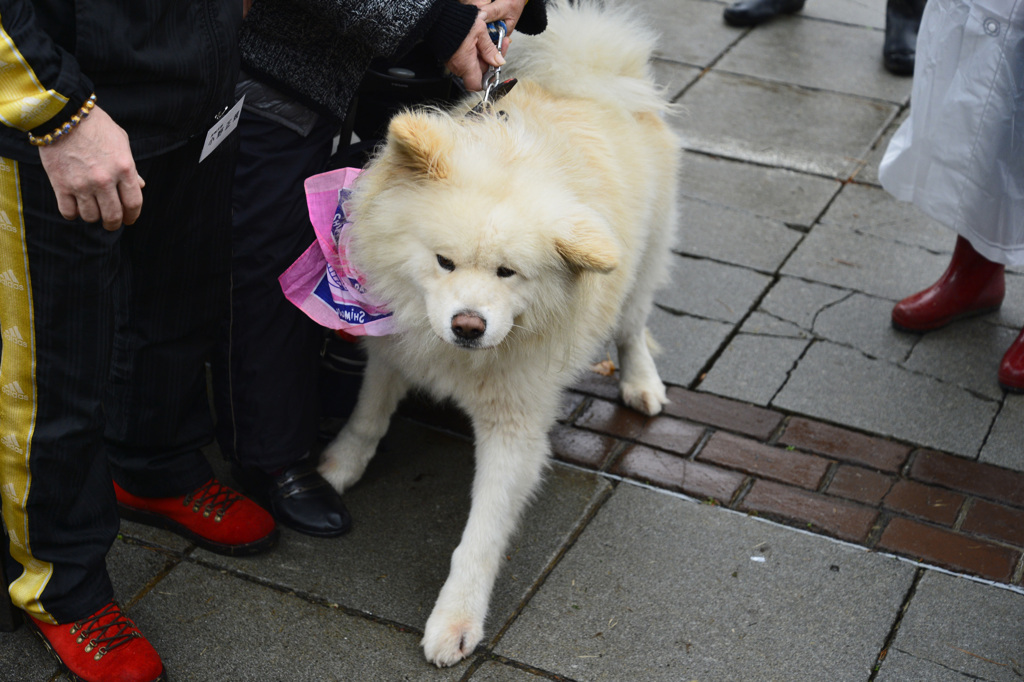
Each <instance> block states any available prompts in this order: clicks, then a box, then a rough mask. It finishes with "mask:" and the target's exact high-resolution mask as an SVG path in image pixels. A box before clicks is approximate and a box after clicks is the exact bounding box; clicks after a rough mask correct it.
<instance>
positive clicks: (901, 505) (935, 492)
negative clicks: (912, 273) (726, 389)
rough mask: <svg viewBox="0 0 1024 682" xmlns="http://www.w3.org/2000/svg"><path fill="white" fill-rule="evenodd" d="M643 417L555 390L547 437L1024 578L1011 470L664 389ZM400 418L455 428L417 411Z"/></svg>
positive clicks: (951, 563) (707, 494)
mask: <svg viewBox="0 0 1024 682" xmlns="http://www.w3.org/2000/svg"><path fill="white" fill-rule="evenodd" d="M668 396H669V399H670V400H671V403H670V404H669V405H667V406H666V408H665V410H664V412H663V413H662V414H660V415H658V416H657V417H653V418H650V417H646V416H644V415H642V414H640V413H638V412H635V411H633V410H630V409H629V408H627V407H625V406H623V405H621V404H620V403H619V402H618V385H617V383H616V380H615V379H613V378H607V377H603V376H600V375H598V374H593V375H588V376H587V377H585V379H584V380H583V382H581V383H580V384H579V385H578V386H576V387H575V388H574V389H573V390H571V391H569V392H568V393H567V394H566V396H565V399H564V403H563V417H562V419H561V420H560V422H559V424H558V425H557V426H556V427H555V429H554V430H553V431H552V433H551V442H552V447H553V451H554V456H555V458H556V459H559V460H561V461H563V462H567V463H569V464H573V465H576V466H579V467H582V468H585V469H591V470H594V471H597V472H601V473H608V474H612V475H615V476H619V477H622V478H625V479H630V480H634V481H639V482H642V483H645V484H648V485H651V486H654V487H658V488H663V489H666V490H671V491H673V492H678V493H682V494H684V495H687V496H689V497H692V498H694V499H697V500H701V501H704V502H706V503H708V504H714V505H719V506H722V507H726V508H728V509H732V510H735V511H739V512H744V513H747V514H751V515H754V516H759V517H762V518H765V519H770V520H772V521H775V522H778V523H782V524H784V525H788V526H792V527H794V528H800V529H803V530H807V531H810V532H814V533H818V534H822V535H827V536H830V537H834V538H838V539H840V540H843V541H845V542H850V543H854V544H858V545H861V546H864V547H866V548H868V549H873V550H878V551H882V552H886V553H889V554H895V555H899V556H902V557H906V558H909V559H913V560H915V561H920V562H922V563H925V564H929V565H933V566H939V567H941V568H944V569H947V570H950V571H954V572H956V573H962V574H967V575H973V576H977V577H980V578H984V579H986V580H991V581H994V582H998V583H1004V584H1010V585H1018V586H1019V585H1022V584H1024V582H1022V574H1024V473H1021V472H1018V471H1013V470H1009V469H1003V468H1001V467H997V466H993V465H991V464H984V463H981V462H975V461H972V460H969V459H966V458H964V457H959V456H956V455H951V454H947V453H943V452H937V451H934V450H929V449H924V448H917V447H914V446H912V445H907V444H903V443H897V442H894V441H892V440H889V439H886V438H881V437H878V436H871V435H866V434H863V433H859V432H856V431H852V430H849V429H846V428H843V427H839V426H834V425H831V424H826V423H824V422H819V421H815V420H812V419H806V418H804V417H799V416H792V415H787V414H784V413H782V412H779V411H776V410H771V409H767V408H763V407H758V406H756V405H750V404H747V403H742V402H739V401H736V400H731V399H728V398H722V397H719V396H715V395H711V394H708V393H700V392H697V391H690V390H687V389H684V388H680V387H676V386H673V387H670V388H669V391H668ZM402 411H403V413H404V414H406V415H407V416H411V417H413V418H418V419H420V420H422V421H426V422H428V423H430V424H431V425H434V426H440V427H441V428H447V429H449V430H452V431H455V432H459V433H464V434H468V433H470V432H471V427H470V426H469V424H468V421H466V420H465V418H464V417H463V416H462V415H461V413H457V412H455V411H452V410H444V409H443V408H437V407H430V406H428V405H426V404H425V403H416V404H414V405H412V406H408V405H407V406H405V407H404V408H403V410H402Z"/></svg>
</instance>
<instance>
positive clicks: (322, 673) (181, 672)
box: [133, 562, 468, 682]
mask: <svg viewBox="0 0 1024 682" xmlns="http://www.w3.org/2000/svg"><path fill="white" fill-rule="evenodd" d="M133 616H135V617H137V618H138V619H139V620H140V621H142V622H145V623H146V624H147V628H146V630H147V636H148V637H149V638H150V639H151V640H152V642H153V643H154V645H155V646H156V647H157V649H158V650H159V651H160V655H161V657H162V658H163V660H164V665H165V667H166V668H167V670H168V671H169V673H170V675H171V679H174V680H191V681H193V682H207V681H208V682H223V681H224V680H239V681H248V680H252V681H257V680H258V681H261V682H262V681H263V680H268V681H269V680H345V681H347V680H458V679H459V678H460V677H461V676H462V675H463V674H464V673H465V671H466V668H467V666H468V664H467V663H465V662H464V663H461V664H460V665H457V666H455V667H453V668H450V669H445V670H438V669H437V668H435V667H434V666H432V665H430V664H429V663H427V662H426V660H425V659H424V658H423V654H422V652H421V650H420V648H419V639H420V635H419V634H417V633H414V632H402V631H399V630H398V629H396V628H394V627H392V626H389V625H383V624H379V623H375V622H373V621H371V620H367V619H365V618H361V617H358V616H351V615H348V614H346V613H344V612H342V611H340V610H338V609H335V608H330V607H328V606H323V605H318V604H313V603H310V602H308V601H306V600H304V599H302V598H300V597H298V596H296V595H294V594H287V593H285V592H280V591H277V590H272V589H268V588H267V587H264V586H261V585H258V584H255V583H253V582H251V581H249V580H244V579H241V578H239V577H237V576H233V575H230V574H225V573H223V572H221V571H218V570H214V569H210V568H206V567H203V566H198V565H196V564H193V563H188V562H186V563H182V564H180V565H179V566H178V567H176V568H175V569H174V570H173V571H171V573H170V574H169V575H168V576H167V577H166V578H164V579H163V580H162V581H161V582H160V583H158V584H157V586H156V587H155V588H154V589H153V590H151V591H150V592H149V593H148V594H147V595H146V597H145V598H144V599H143V600H142V601H140V602H139V604H138V606H137V608H136V609H135V611H134V612H133ZM240 623H245V624H246V625H245V626H244V627H239V624H240ZM314 643H315V644H314Z"/></svg>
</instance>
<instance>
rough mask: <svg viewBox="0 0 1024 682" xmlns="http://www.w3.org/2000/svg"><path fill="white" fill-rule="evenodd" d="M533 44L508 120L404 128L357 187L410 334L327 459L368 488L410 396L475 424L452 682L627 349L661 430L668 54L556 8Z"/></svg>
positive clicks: (371, 365) (441, 604)
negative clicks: (575, 432)
mask: <svg viewBox="0 0 1024 682" xmlns="http://www.w3.org/2000/svg"><path fill="white" fill-rule="evenodd" d="M548 14H549V25H548V28H547V30H546V31H545V32H544V33H542V34H541V35H539V36H536V37H528V36H519V35H517V36H516V37H515V40H514V41H513V49H512V51H511V58H510V60H509V64H508V65H507V66H506V67H505V72H506V73H508V74H510V75H513V76H515V77H517V78H518V79H519V83H518V85H517V86H516V87H515V88H514V89H513V90H512V91H511V92H510V93H509V94H508V95H507V96H506V97H504V98H503V99H501V100H499V101H498V102H497V104H496V106H495V108H496V109H500V110H501V112H502V113H500V114H499V113H497V112H494V113H487V114H484V115H470V116H466V115H465V112H466V110H467V109H468V108H469V107H470V106H471V105H472V104H473V102H468V103H467V104H466V106H465V108H463V109H461V110H456V111H453V112H440V111H432V110H431V111H417V112H406V113H403V114H400V115H399V116H397V117H396V118H395V119H393V121H392V122H391V125H390V128H389V132H388V138H387V143H386V145H385V146H384V147H383V149H382V150H381V151H380V153H379V154H378V156H377V158H376V159H375V160H374V161H373V162H372V163H371V164H370V166H369V167H368V169H367V170H366V171H365V172H364V173H363V174H362V176H361V177H360V178H359V179H358V181H357V182H356V185H355V194H354V197H353V202H352V206H353V209H354V214H355V216H356V218H355V223H354V224H353V226H352V227H351V230H352V241H351V244H350V247H351V251H350V255H351V257H352V260H353V262H354V264H355V265H356V266H357V267H358V268H359V269H361V270H362V271H363V272H364V273H365V275H366V277H367V282H368V287H369V289H370V290H371V291H372V292H373V293H374V295H375V296H376V297H377V298H379V299H382V300H384V301H386V302H387V304H388V305H389V306H390V308H391V309H392V310H393V311H394V315H395V318H394V319H395V322H396V325H397V328H398V330H399V331H398V333H396V334H394V335H392V336H384V337H376V338H367V339H366V341H365V348H366V350H367V352H368V356H369V360H368V363H367V367H366V375H365V380H364V382H363V388H362V391H361V392H360V394H359V401H358V405H357V407H356V409H355V411H354V413H353V414H352V416H351V419H350V420H349V422H348V424H347V425H346V426H345V428H344V429H343V430H342V432H341V433H340V434H339V435H338V437H337V438H336V439H335V440H334V441H333V442H332V443H331V444H330V445H329V446H328V447H327V448H326V450H325V451H324V456H323V460H322V464H321V466H320V471H321V473H322V474H323V475H324V476H325V477H326V479H327V480H328V481H329V482H330V483H331V484H332V485H333V486H334V487H335V488H337V489H338V490H339V491H343V490H345V489H346V488H348V487H350V486H351V485H353V484H354V483H355V482H356V481H358V480H359V478H360V476H361V475H362V474H363V471H364V470H365V468H366V465H367V463H368V462H369V461H370V459H371V458H372V457H373V455H374V451H375V449H376V447H377V443H378V441H379V440H380V439H381V437H383V436H384V434H385V432H386V431H387V428H388V423H389V420H390V416H391V414H392V413H393V412H394V410H395V408H396V406H397V404H398V402H399V400H400V399H401V398H402V397H403V396H404V395H405V394H406V392H407V391H408V390H409V389H411V388H418V389H423V390H425V391H426V392H428V393H429V394H431V395H434V396H436V397H438V398H451V399H452V400H454V402H455V403H457V404H458V405H459V406H460V407H461V408H462V409H463V410H465V412H466V413H467V414H468V415H469V417H470V418H471V420H472V424H473V429H474V432H475V436H476V471H475V478H474V481H473V490H472V505H471V509H470V514H469V520H468V523H467V525H466V528H465V531H464V533H463V535H462V540H461V542H460V543H459V546H458V547H457V548H456V549H455V552H454V554H453V555H452V561H451V571H450V573H449V575H448V579H447V581H446V582H445V584H444V587H443V588H442V590H441V593H440V596H439V597H438V600H437V603H436V605H435V606H434V609H433V612H432V613H431V614H430V617H429V619H428V620H427V624H426V630H425V634H424V637H423V642H422V644H423V649H424V652H425V654H426V657H427V659H428V660H430V661H431V662H433V663H434V664H436V665H438V666H447V665H452V664H454V663H456V662H458V661H459V660H461V659H462V658H464V657H466V656H468V655H469V654H470V653H472V652H473V650H474V648H475V647H476V646H477V644H478V643H479V642H480V639H481V638H482V636H483V623H484V618H485V616H486V614H487V608H488V602H489V600H490V594H491V589H492V587H493V586H494V581H495V578H496V576H497V573H498V569H499V566H500V563H501V557H502V553H503V551H504V549H505V547H506V544H507V542H508V540H509V538H510V535H511V534H512V532H513V530H514V527H515V525H516V522H517V520H518V517H519V516H520V514H521V512H522V510H523V508H524V507H525V505H526V503H527V501H528V499H529V497H530V495H531V492H532V491H533V490H534V489H535V487H536V486H537V484H538V482H539V480H540V478H541V475H542V473H543V470H544V468H545V465H546V463H547V461H548V457H549V453H550V445H549V441H548V431H549V429H550V428H551V427H552V425H553V424H554V422H555V420H556V417H557V415H558V413H559V407H560V396H561V392H562V390H563V389H564V388H565V387H566V386H568V385H571V384H572V383H573V382H574V381H575V380H576V379H577V378H578V377H579V376H580V373H581V372H582V371H583V370H584V369H585V368H587V367H588V366H589V364H590V363H591V362H592V361H593V360H594V359H595V356H596V355H597V354H598V352H599V351H600V349H602V348H603V347H604V345H605V344H606V343H607V342H608V341H609V340H614V342H615V344H616V345H617V347H618V354H619V355H618V357H619V364H620V368H621V382H620V390H621V394H622V399H623V400H624V401H625V403H626V404H627V405H629V406H630V407H632V408H635V409H637V410H639V411H641V412H643V413H645V414H649V415H653V414H657V413H658V412H659V411H661V409H662V406H663V405H664V403H665V402H666V398H665V387H664V385H663V384H662V382H661V379H660V378H659V376H658V373H657V369H656V368H655V366H654V360H653V359H652V357H651V352H650V349H649V347H648V335H647V330H646V327H645V324H646V318H647V315H648V313H649V312H650V310H651V306H652V299H653V294H654V291H655V289H656V288H657V286H659V285H660V284H661V283H663V281H664V280H665V277H666V271H667V265H668V260H669V258H670V249H669V247H670V241H671V235H672V232H673V226H674V222H675V200H674V194H675V186H676V179H677V177H676V176H677V170H676V166H677V161H678V157H679V152H678V144H677V140H676V139H675V137H674V135H672V134H671V132H670V131H669V129H668V127H667V126H666V125H665V123H664V122H663V120H662V113H663V111H664V110H665V108H666V106H667V105H666V102H665V101H664V98H663V97H662V95H661V92H660V90H659V89H658V88H657V87H656V86H655V85H654V83H653V81H652V78H651V73H650V70H649V69H650V67H649V64H648V61H649V58H650V51H651V46H652V45H653V44H654V42H655V37H654V36H653V35H651V34H650V33H649V32H648V31H647V30H646V29H644V28H643V27H642V26H641V25H640V24H639V23H638V22H637V21H636V20H635V19H634V18H633V17H631V16H630V15H629V14H627V13H624V12H622V11H620V10H609V9H599V8H595V7H592V6H589V5H584V6H579V5H576V6H571V7H570V6H566V5H557V6H551V7H549V10H548Z"/></svg>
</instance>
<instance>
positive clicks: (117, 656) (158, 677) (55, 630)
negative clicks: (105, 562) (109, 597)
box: [28, 602, 167, 682]
mask: <svg viewBox="0 0 1024 682" xmlns="http://www.w3.org/2000/svg"><path fill="white" fill-rule="evenodd" d="M28 624H29V629H30V630H32V631H33V632H35V633H36V635H38V636H39V638H40V639H42V640H43V644H44V645H45V646H46V648H47V649H49V650H50V653H51V654H53V655H54V657H55V658H56V659H57V661H58V662H59V663H60V664H61V666H62V667H63V668H64V669H65V670H66V671H67V672H68V673H70V675H71V679H73V680H78V681H79V682H158V681H163V680H166V679H167V678H166V677H165V675H164V664H163V663H162V662H161V661H160V655H159V654H157V652H156V649H154V648H153V645H152V644H150V643H149V642H148V641H147V640H146V638H145V637H143V636H142V633H141V632H139V631H138V629H137V628H136V627H135V623H133V622H132V620H131V619H130V618H128V617H127V616H125V615H124V614H123V613H121V608H120V607H119V606H118V605H117V604H116V603H115V602H110V603H109V604H107V605H106V606H104V607H103V608H102V609H100V610H99V611H97V612H96V613H94V614H92V615H91V616H89V617H88V618H83V619H82V620H79V621H76V622H74V623H68V624H64V625H50V624H49V623H44V622H43V621H39V620H36V619H35V618H33V617H31V616H29V618H28Z"/></svg>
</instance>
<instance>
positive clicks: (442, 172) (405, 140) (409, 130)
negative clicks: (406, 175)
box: [388, 111, 452, 180]
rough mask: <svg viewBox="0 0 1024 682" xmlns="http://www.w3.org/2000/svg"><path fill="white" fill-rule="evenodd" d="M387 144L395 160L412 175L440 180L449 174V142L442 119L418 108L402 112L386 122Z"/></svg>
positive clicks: (450, 145)
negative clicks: (388, 122) (389, 121)
mask: <svg viewBox="0 0 1024 682" xmlns="http://www.w3.org/2000/svg"><path fill="white" fill-rule="evenodd" d="M388 145H389V146H390V147H391V149H392V150H393V151H394V153H395V157H396V160H397V162H398V163H399V164H400V165H401V166H403V167H404V168H406V169H407V170H410V171H412V172H413V173H415V174H416V175H422V176H424V177H427V178H431V179H434V180H443V179H445V178H447V177H448V176H449V175H450V173H451V168H450V166H449V162H448V156H449V152H450V151H451V147H452V141H451V137H450V135H449V134H448V129H447V125H446V121H444V120H442V119H440V118H439V117H438V116H436V115H432V114H430V113H427V112H422V111H405V112H402V113H400V114H398V115H397V116H395V117H394V118H393V119H391V123H390V124H389V125H388Z"/></svg>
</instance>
